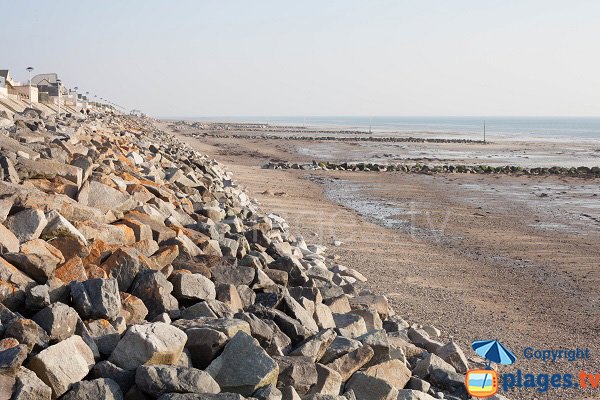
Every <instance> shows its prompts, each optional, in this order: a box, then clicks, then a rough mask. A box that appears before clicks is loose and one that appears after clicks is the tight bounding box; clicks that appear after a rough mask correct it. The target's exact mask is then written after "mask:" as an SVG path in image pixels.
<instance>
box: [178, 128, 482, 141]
mask: <svg viewBox="0 0 600 400" xmlns="http://www.w3.org/2000/svg"><path fill="white" fill-rule="evenodd" d="M262 132H266V130H262ZM278 132H281V130H278ZM302 133H304V135H286V136H281V135H271V134H267V135H265V134H262V135H249V134H242V135H240V134H229V135H223V134H218V133H208V132H202V133H198V132H194V133H188V134H187V135H188V136H191V137H195V138H203V137H212V138H219V139H224V138H225V139H226V138H229V139H240V140H256V139H265V140H302V141H331V142H377V143H461V144H488V143H489V142H484V141H483V140H472V139H444V138H417V137H412V136H387V137H382V136H355V137H344V136H339V135H341V134H365V132H355V131H303V132H302ZM324 133H332V134H333V133H335V134H336V135H338V136H323V134H324Z"/></svg>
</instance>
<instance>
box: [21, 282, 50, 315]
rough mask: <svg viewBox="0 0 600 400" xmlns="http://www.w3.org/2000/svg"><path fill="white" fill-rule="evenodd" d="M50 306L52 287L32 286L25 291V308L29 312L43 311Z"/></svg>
mask: <svg viewBox="0 0 600 400" xmlns="http://www.w3.org/2000/svg"><path fill="white" fill-rule="evenodd" d="M48 305H50V287H49V286H48V285H35V286H30V287H28V288H27V290H26V291H25V307H26V308H27V309H29V310H41V309H42V308H44V307H46V306H48Z"/></svg>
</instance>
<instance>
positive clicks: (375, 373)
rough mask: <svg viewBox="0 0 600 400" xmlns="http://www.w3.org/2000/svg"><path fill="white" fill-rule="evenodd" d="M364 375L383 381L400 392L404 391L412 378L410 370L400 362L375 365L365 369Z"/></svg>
mask: <svg viewBox="0 0 600 400" xmlns="http://www.w3.org/2000/svg"><path fill="white" fill-rule="evenodd" d="M364 373H365V375H368V376H371V377H373V378H378V379H383V380H384V381H386V382H388V383H389V384H390V385H392V386H393V387H395V388H396V389H398V390H400V389H403V388H404V387H405V386H406V383H407V382H408V381H409V380H410V378H411V372H410V370H409V369H408V368H407V367H406V365H404V363H403V362H402V361H400V360H389V361H385V362H382V363H381V364H376V365H373V366H371V367H368V368H367V369H365V370H364Z"/></svg>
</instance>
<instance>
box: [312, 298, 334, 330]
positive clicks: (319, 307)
mask: <svg viewBox="0 0 600 400" xmlns="http://www.w3.org/2000/svg"><path fill="white" fill-rule="evenodd" d="M314 319H315V322H316V323H317V326H318V327H319V329H329V328H335V321H334V320H333V313H332V312H331V309H330V308H329V306H327V305H325V304H315V313H314Z"/></svg>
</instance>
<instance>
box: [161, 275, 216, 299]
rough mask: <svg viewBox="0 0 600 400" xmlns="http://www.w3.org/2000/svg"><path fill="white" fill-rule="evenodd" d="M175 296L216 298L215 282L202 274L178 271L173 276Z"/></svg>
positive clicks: (179, 297)
mask: <svg viewBox="0 0 600 400" xmlns="http://www.w3.org/2000/svg"><path fill="white" fill-rule="evenodd" d="M171 283H172V284H173V296H175V298H177V300H209V299H210V300H214V299H216V295H217V293H216V290H215V284H214V283H213V282H212V281H211V280H210V279H208V278H207V277H205V276H204V275H200V274H188V273H178V274H174V275H173V277H172V278H171Z"/></svg>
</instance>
